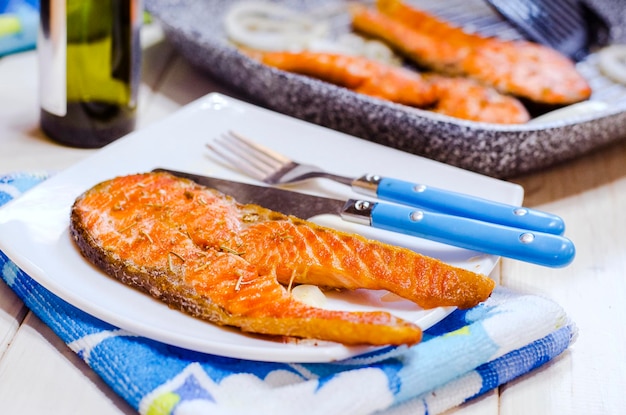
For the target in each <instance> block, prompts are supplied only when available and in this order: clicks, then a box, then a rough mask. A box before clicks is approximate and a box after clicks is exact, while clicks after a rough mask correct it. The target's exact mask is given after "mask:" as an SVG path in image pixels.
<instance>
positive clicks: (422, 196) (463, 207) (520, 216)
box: [353, 177, 565, 235]
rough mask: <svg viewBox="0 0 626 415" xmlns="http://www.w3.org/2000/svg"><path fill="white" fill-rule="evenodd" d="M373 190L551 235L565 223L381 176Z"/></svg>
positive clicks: (383, 196)
mask: <svg viewBox="0 0 626 415" xmlns="http://www.w3.org/2000/svg"><path fill="white" fill-rule="evenodd" d="M359 180H360V179H359ZM357 182H358V180H357V181H355V183H354V184H353V188H354V189H355V190H356V191H359V192H360V193H367V194H371V192H372V188H371V187H370V188H369V189H367V188H359V186H358V184H357ZM374 189H376V190H375V195H376V196H377V197H378V198H380V199H383V200H388V201H391V202H396V203H402V204H405V205H409V206H415V207H420V208H423V209H429V210H434V211H436V212H441V213H447V214H449V215H455V216H463V217H466V218H472V219H477V220H480V221H484V222H491V223H496V224H499V225H504V226H511V227H514V228H520V229H528V230H533V231H539V232H545V233H551V234H554V235H562V234H563V232H564V231H565V223H564V222H563V219H561V218H560V217H559V216H556V215H553V214H550V213H546V212H542V211H540V210H535V209H529V208H527V207H519V206H512V205H507V204H505V203H500V202H494V201H491V200H487V199H483V198H479V197H475V196H470V195H467V194H463V193H457V192H452V191H448V190H443V189H437V188H434V187H430V186H426V185H421V184H416V183H411V182H406V181H402V180H398V179H390V178H384V177H383V178H379V182H378V185H377V186H376V187H374Z"/></svg>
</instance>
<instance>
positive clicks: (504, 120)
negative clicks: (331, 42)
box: [245, 50, 530, 124]
mask: <svg viewBox="0 0 626 415" xmlns="http://www.w3.org/2000/svg"><path fill="white" fill-rule="evenodd" d="M245 52H246V53H247V55H248V56H250V57H251V58H254V59H257V60H259V61H260V62H262V63H264V64H266V65H268V66H272V67H274V68H278V69H281V70H284V71H288V72H293V73H297V74H301V75H307V76H311V77H314V78H317V79H320V80H323V81H326V82H330V83H332V84H335V85H338V86H341V87H344V88H347V89H350V90H352V91H354V92H358V93H361V94H364V95H369V96H372V97H376V98H380V99H384V100H387V101H391V102H395V103H398V104H403V105H408V106H412V107H416V108H420V109H425V110H428V111H433V112H437V113H440V114H445V115H449V116H451V117H456V118H462V119H465V120H470V121H478V122H489V123H497V124H519V123H524V122H527V121H528V120H529V119H530V115H529V114H528V111H527V110H526V108H525V107H524V106H523V105H522V103H521V102H520V101H519V100H517V99H516V98H514V97H511V96H507V95H504V94H501V93H499V92H498V91H497V90H495V89H494V88H491V87H486V86H484V85H482V84H480V83H478V82H476V81H473V80H471V79H465V78H458V77H446V76H441V75H434V74H420V73H418V72H415V71H413V70H409V69H406V68H402V67H397V66H392V65H389V64H385V63H383V62H378V61H375V60H372V59H368V58H365V57H362V56H353V55H343V54H336V53H326V52H312V51H298V52H289V51H278V52H262V51H250V50H247V51H245Z"/></svg>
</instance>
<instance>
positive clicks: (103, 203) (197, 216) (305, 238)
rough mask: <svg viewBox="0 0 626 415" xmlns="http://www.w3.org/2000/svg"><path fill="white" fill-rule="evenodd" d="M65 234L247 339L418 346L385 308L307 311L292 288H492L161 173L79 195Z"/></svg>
mask: <svg viewBox="0 0 626 415" xmlns="http://www.w3.org/2000/svg"><path fill="white" fill-rule="evenodd" d="M70 231H71V235H72V238H73V240H74V241H75V243H76V245H77V246H78V248H79V249H80V251H81V252H82V254H83V255H84V256H85V257H86V258H87V259H88V260H89V261H91V262H92V263H94V264H95V265H96V266H98V267H99V268H101V269H102V270H103V271H105V272H106V273H107V274H109V275H110V276H112V277H114V278H116V279H118V280H120V281H122V282H123V283H125V284H128V285H130V286H132V287H135V288H138V289H140V290H143V291H145V292H146V293H148V294H150V295H152V296H153V297H155V298H157V299H159V300H161V301H163V302H165V303H167V304H168V305H169V306H171V307H173V308H175V309H178V310H181V311H184V312H186V313H188V314H190V315H192V316H195V317H198V318H201V319H205V320H208V321H210V322H212V323H215V324H219V325H226V326H234V327H238V328H240V329H241V330H243V331H246V332H253V333H262V334H270V335H279V336H293V337H299V338H313V339H321V340H329V341H335V342H341V343H344V344H372V345H384V344H393V345H399V344H415V343H417V342H419V341H420V340H421V330H420V328H419V327H418V326H416V325H415V324H413V323H411V322H407V321H403V320H401V319H399V318H397V317H394V316H392V315H391V314H389V313H387V312H384V311H376V312H345V311H334V310H326V309H321V308H316V307H312V306H309V305H306V304H304V303H303V302H301V301H299V300H298V299H296V298H295V297H293V296H292V295H291V292H290V290H289V287H291V286H293V285H294V284H301V283H306V284H317V285H319V286H324V287H333V288H339V289H355V288H370V289H385V290H388V291H390V292H393V293H395V294H397V295H399V296H401V297H404V298H406V299H409V300H411V301H414V302H415V303H417V304H418V305H420V306H422V307H425V308H430V307H437V306H458V307H463V308H466V307H472V306H474V305H476V304H478V303H479V302H481V301H483V300H485V299H486V298H488V297H489V295H490V294H491V291H492V290H493V288H494V282H493V281H492V280H491V279H489V278H488V277H486V276H483V275H479V274H476V273H474V272H471V271H467V270H464V269H460V268H455V267H453V266H450V265H448V264H446V263H443V262H441V261H438V260H436V259H432V258H429V257H426V256H423V255H420V254H417V253H415V252H413V251H411V250H408V249H405V248H400V247H395V246H391V245H388V244H384V243H381V242H377V241H373V240H368V239H365V238H363V237H361V236H358V235H353V234H348V233H345V232H340V231H337V230H334V229H330V228H326V227H322V226H318V225H316V224H313V223H311V222H308V221H305V220H301V219H298V218H295V217H292V216H286V215H283V214H281V213H277V212H274V211H271V210H269V209H265V208H263V207H260V206H257V205H242V204H239V203H237V201H235V200H234V199H233V198H231V197H229V196H226V195H224V194H221V193H219V192H217V191H216V190H214V189H210V188H207V187H204V186H201V185H199V184H196V183H195V182H192V181H190V180H187V179H183V178H179V177H175V176H172V175H170V174H167V173H142V174H134V175H128V176H122V177H117V178H113V179H111V180H108V181H105V182H102V183H100V184H98V185H96V186H94V187H93V188H91V189H89V190H88V191H86V192H85V193H84V194H82V195H80V196H79V197H78V198H77V199H76V201H75V203H74V205H73V207H72V210H71V220H70Z"/></svg>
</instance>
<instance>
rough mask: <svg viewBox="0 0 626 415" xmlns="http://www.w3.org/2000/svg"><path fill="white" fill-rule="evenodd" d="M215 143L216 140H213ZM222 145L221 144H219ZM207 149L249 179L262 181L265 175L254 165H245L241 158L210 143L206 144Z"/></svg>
mask: <svg viewBox="0 0 626 415" xmlns="http://www.w3.org/2000/svg"><path fill="white" fill-rule="evenodd" d="M215 141H217V140H215ZM221 145H223V144H221ZM206 146H207V148H208V149H209V150H211V151H213V152H214V153H215V154H217V155H219V156H220V157H222V158H223V159H224V160H226V161H227V162H228V163H229V164H230V165H231V166H234V167H235V168H237V169H239V170H241V171H243V172H244V173H246V174H247V175H248V176H250V177H254V178H256V179H259V180H263V178H264V177H265V176H266V173H265V172H264V171H263V170H262V169H260V168H259V167H258V166H256V165H255V164H254V163H252V164H251V163H245V162H244V161H243V160H242V159H241V157H239V156H238V155H237V156H233V155H232V153H230V152H228V151H224V150H222V149H221V148H219V147H218V146H215V145H211V144H210V143H207V144H206Z"/></svg>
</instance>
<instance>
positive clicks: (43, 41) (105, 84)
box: [37, 0, 143, 148]
mask: <svg viewBox="0 0 626 415" xmlns="http://www.w3.org/2000/svg"><path fill="white" fill-rule="evenodd" d="M142 13H143V9H142V3H141V0H41V2H40V30H39V38H38V41H37V49H38V54H39V81H40V104H41V118H40V123H41V128H42V129H43V131H44V132H45V133H46V134H47V135H48V136H49V137H50V138H52V139H53V140H55V141H57V142H59V143H62V144H66V145H70V146H74V147H83V148H98V147H102V146H104V145H106V144H108V143H110V142H112V141H114V140H116V139H117V138H119V137H121V136H123V135H125V134H127V133H129V132H130V131H132V130H133V129H134V128H135V118H136V108H137V91H138V88H139V78H140V70H141V45H140V42H139V31H140V27H141V18H142Z"/></svg>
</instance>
